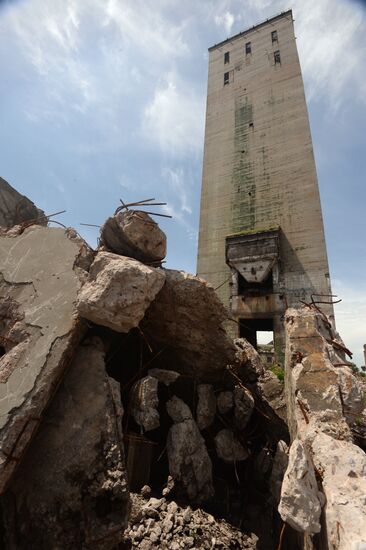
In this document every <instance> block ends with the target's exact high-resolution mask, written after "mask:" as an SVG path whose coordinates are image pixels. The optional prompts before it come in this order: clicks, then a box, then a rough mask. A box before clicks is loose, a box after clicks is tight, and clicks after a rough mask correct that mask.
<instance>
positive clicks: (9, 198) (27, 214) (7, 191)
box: [0, 178, 47, 229]
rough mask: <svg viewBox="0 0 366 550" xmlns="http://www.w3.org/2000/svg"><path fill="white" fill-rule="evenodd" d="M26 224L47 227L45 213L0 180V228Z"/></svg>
mask: <svg viewBox="0 0 366 550" xmlns="http://www.w3.org/2000/svg"><path fill="white" fill-rule="evenodd" d="M27 223H31V224H39V225H47V220H46V218H45V213H44V212H43V210H40V209H39V208H37V207H36V206H35V204H34V203H33V202H32V201H30V200H29V199H28V198H27V197H25V196H24V195H21V194H20V193H18V191H16V189H14V188H13V187H12V186H11V185H10V184H9V183H8V182H7V181H5V180H4V179H3V178H0V228H5V229H8V228H11V227H14V226H15V225H20V224H27Z"/></svg>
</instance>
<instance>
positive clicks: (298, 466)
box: [278, 439, 321, 534]
mask: <svg viewBox="0 0 366 550" xmlns="http://www.w3.org/2000/svg"><path fill="white" fill-rule="evenodd" d="M318 493H319V491H318V486H317V482H316V478H315V472H314V468H313V465H312V463H311V460H310V457H309V454H308V451H307V449H306V447H305V445H304V443H303V442H302V441H300V440H299V439H295V441H294V442H293V443H292V445H291V447H290V453H289V461H288V467H287V470H286V473H285V477H284V479H283V484H282V490H281V500H280V504H279V506H278V511H279V513H280V515H281V517H282V519H283V521H286V523H288V524H289V525H291V527H293V528H294V529H296V531H300V532H302V533H308V534H314V533H319V531H320V513H321V505H320V499H319V496H318Z"/></svg>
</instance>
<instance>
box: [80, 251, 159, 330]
mask: <svg viewBox="0 0 366 550" xmlns="http://www.w3.org/2000/svg"><path fill="white" fill-rule="evenodd" d="M164 281H165V274H164V271H163V270H162V269H155V268H153V267H148V266H146V265H144V264H142V263H141V262H138V261H137V260H133V259H132V258H127V257H124V256H119V255H118V254H112V253H111V252H99V253H98V254H97V256H96V258H95V260H94V262H93V264H92V266H91V268H90V271H89V278H88V281H87V282H86V284H85V285H84V286H83V288H82V289H81V291H80V293H79V296H78V311H79V314H80V315H81V316H82V317H84V318H85V319H87V320H88V321H92V322H93V323H95V324H97V325H102V326H105V327H108V328H111V329H112V330H115V331H116V332H124V333H126V332H129V331H130V330H131V329H132V328H134V327H137V326H138V324H139V323H140V321H141V319H142V318H143V316H144V315H145V311H146V310H147V308H148V307H149V305H150V304H151V302H152V301H153V300H154V298H155V296H156V295H157V293H158V292H159V291H160V290H161V288H162V286H163V285H164Z"/></svg>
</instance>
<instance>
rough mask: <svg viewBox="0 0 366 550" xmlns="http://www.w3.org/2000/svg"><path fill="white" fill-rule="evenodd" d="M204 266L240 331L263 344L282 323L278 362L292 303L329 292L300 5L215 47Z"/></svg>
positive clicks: (278, 333) (276, 338) (203, 273)
mask: <svg viewBox="0 0 366 550" xmlns="http://www.w3.org/2000/svg"><path fill="white" fill-rule="evenodd" d="M197 271H198V275H200V276H202V277H204V278H205V279H207V280H208V281H209V282H211V283H212V284H213V285H214V286H215V288H217V292H218V293H219V295H220V297H221V298H222V300H223V301H224V303H225V304H226V305H227V306H228V307H229V309H230V314H231V318H232V321H231V322H230V327H229V329H230V332H231V333H232V334H233V335H237V336H239V335H240V336H243V337H245V338H247V339H248V340H249V341H250V342H251V343H253V344H254V345H256V341H257V340H256V335H257V332H258V331H273V334H274V347H275V355H276V357H277V359H278V360H280V359H281V353H282V349H283V314H284V311H285V309H286V308H287V307H296V306H299V305H300V304H301V301H305V302H306V301H311V299H312V297H313V299H315V300H316V299H320V300H322V301H328V300H329V295H330V293H331V291H330V279H329V268H328V260H327V253H326V245H325V238H324V228H323V219H322V213H321V206H320V197H319V190H318V182H317V175H316V167H315V161H314V155H313V147H312V140H311V133H310V126H309V119H308V113H307V107H306V101H305V94H304V85H303V80H302V75H301V68H300V63H299V58H298V53H297V47H296V39H295V35H294V25H293V17H292V11H291V10H290V11H287V12H284V13H282V14H280V15H278V16H276V17H273V18H272V19H269V20H267V21H265V22H264V23H261V24H259V25H256V26H255V27H252V28H251V29H248V30H247V31H245V32H242V33H240V34H238V35H236V36H233V37H232V38H230V39H227V40H225V41H223V42H221V43H220V44H216V45H215V46H213V47H211V48H209V71H208V90H207V108H206V129H205V146H204V161H203V180H202V193H201V214H200V232H199V246H198V267H197ZM315 294H316V295H319V294H320V295H324V296H322V297H321V298H319V297H317V296H315ZM325 307H326V308H327V309H326V313H327V314H329V315H333V309H332V306H328V307H327V306H325Z"/></svg>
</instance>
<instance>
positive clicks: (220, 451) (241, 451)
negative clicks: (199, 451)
mask: <svg viewBox="0 0 366 550" xmlns="http://www.w3.org/2000/svg"><path fill="white" fill-rule="evenodd" d="M215 448H216V453H217V456H218V457H219V458H221V460H224V462H239V461H240V460H245V459H246V458H248V456H249V453H248V450H247V449H246V448H245V447H244V446H243V445H242V444H241V443H240V441H238V439H237V438H236V437H235V435H234V432H233V431H232V430H227V429H224V430H220V431H219V432H218V433H217V434H216V436H215Z"/></svg>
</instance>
